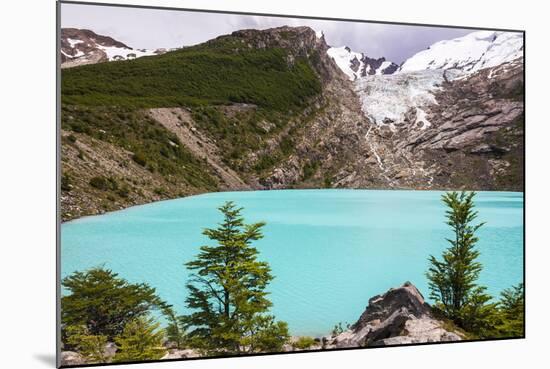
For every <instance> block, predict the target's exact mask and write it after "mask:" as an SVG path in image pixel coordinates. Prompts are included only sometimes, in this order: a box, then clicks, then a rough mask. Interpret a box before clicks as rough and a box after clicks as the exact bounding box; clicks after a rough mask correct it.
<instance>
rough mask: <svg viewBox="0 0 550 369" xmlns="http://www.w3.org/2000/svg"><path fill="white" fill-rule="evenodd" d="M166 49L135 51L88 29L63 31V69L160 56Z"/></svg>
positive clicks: (66, 29) (67, 29)
mask: <svg viewBox="0 0 550 369" xmlns="http://www.w3.org/2000/svg"><path fill="white" fill-rule="evenodd" d="M166 51H167V50H165V49H156V50H146V49H133V48H131V47H129V46H128V45H126V44H124V43H122V42H120V41H117V40H115V39H113V38H111V37H109V36H103V35H98V34H96V33H95V32H93V31H91V30H88V29H77V28H62V29H61V68H70V67H76V66H79V65H86V64H95V63H102V62H106V61H118V60H130V59H135V58H139V57H142V56H151V55H160V54H163V53H165V52H166Z"/></svg>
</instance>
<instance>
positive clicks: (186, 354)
mask: <svg viewBox="0 0 550 369" xmlns="http://www.w3.org/2000/svg"><path fill="white" fill-rule="evenodd" d="M199 356H200V354H199V352H198V351H197V350H193V349H182V350H178V349H170V350H168V352H167V353H166V355H164V356H163V357H162V358H161V360H174V359H189V358H194V357H199Z"/></svg>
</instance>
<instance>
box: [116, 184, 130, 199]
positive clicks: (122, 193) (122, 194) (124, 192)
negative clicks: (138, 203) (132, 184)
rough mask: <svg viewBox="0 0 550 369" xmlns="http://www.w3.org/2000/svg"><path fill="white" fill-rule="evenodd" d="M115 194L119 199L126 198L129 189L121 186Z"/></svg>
mask: <svg viewBox="0 0 550 369" xmlns="http://www.w3.org/2000/svg"><path fill="white" fill-rule="evenodd" d="M117 194H118V196H120V197H124V198H127V197H128V195H129V194H130V188H128V186H126V185H123V186H122V187H120V188H119V189H118V191H117Z"/></svg>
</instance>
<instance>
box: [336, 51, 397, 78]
mask: <svg viewBox="0 0 550 369" xmlns="http://www.w3.org/2000/svg"><path fill="white" fill-rule="evenodd" d="M327 54H328V55H329V56H330V57H332V58H333V59H334V61H335V62H336V64H337V65H338V67H339V68H340V69H341V70H342V72H344V73H345V74H346V75H347V76H348V77H349V78H350V79H351V80H352V81H353V80H355V79H357V78H361V77H365V76H367V75H382V74H392V73H394V72H395V71H396V70H397V69H398V68H399V66H398V65H397V64H395V63H392V62H390V61H387V60H386V59H385V58H379V59H373V58H369V57H368V56H366V55H365V54H363V53H358V52H354V51H352V50H351V49H350V48H349V47H347V46H342V47H331V48H329V49H328V50H327Z"/></svg>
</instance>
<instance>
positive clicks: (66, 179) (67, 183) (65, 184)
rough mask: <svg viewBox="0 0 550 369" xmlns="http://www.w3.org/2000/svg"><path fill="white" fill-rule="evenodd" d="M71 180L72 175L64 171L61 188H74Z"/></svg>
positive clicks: (63, 189) (64, 189) (66, 189)
mask: <svg viewBox="0 0 550 369" xmlns="http://www.w3.org/2000/svg"><path fill="white" fill-rule="evenodd" d="M71 182H72V181H71V176H70V175H69V173H63V174H62V175H61V190H62V191H67V192H69V191H70V190H71V189H72V188H73V185H72V183H71Z"/></svg>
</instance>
